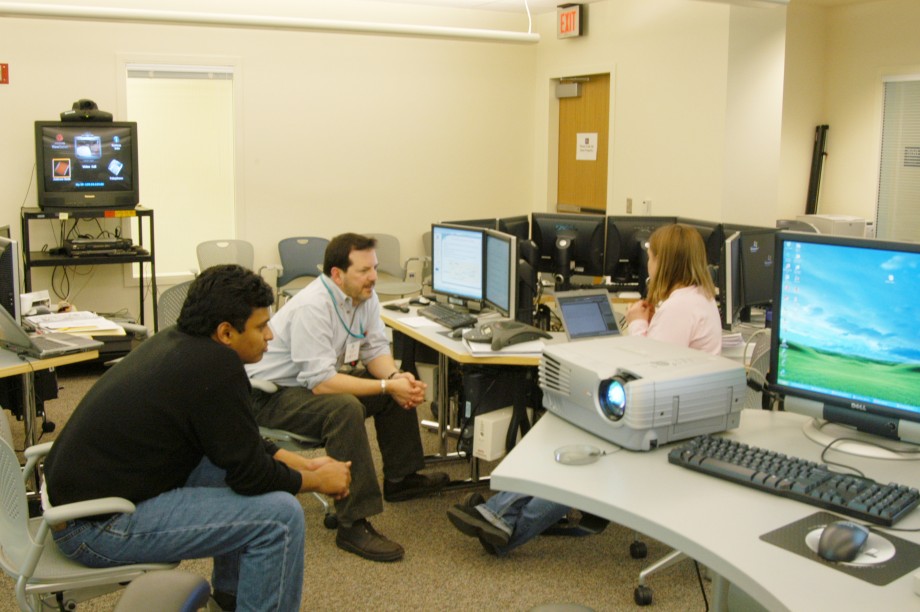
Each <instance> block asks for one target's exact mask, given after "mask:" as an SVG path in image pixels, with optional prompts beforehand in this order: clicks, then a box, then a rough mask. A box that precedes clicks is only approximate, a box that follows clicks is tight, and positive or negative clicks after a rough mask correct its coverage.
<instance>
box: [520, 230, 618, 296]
mask: <svg viewBox="0 0 920 612" xmlns="http://www.w3.org/2000/svg"><path fill="white" fill-rule="evenodd" d="M604 220H605V217H604V215H580V214H574V213H533V214H532V216H531V223H530V237H531V240H533V241H534V242H535V243H536V245H537V249H538V250H539V252H540V261H539V264H538V270H539V271H540V272H551V273H552V274H553V275H554V276H555V279H556V289H557V290H559V289H568V288H569V287H570V280H571V276H572V274H582V275H586V276H602V275H603V274H604V231H605V228H604Z"/></svg>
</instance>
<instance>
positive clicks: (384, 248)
mask: <svg viewBox="0 0 920 612" xmlns="http://www.w3.org/2000/svg"><path fill="white" fill-rule="evenodd" d="M364 235H365V236H370V237H372V238H376V239H377V271H378V272H384V273H386V274H389V275H390V276H394V277H396V278H398V279H399V280H403V279H404V278H405V277H406V269H405V267H403V262H402V259H401V258H400V249H399V238H397V237H396V236H394V235H392V234H364Z"/></svg>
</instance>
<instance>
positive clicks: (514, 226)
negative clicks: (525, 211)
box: [498, 215, 530, 242]
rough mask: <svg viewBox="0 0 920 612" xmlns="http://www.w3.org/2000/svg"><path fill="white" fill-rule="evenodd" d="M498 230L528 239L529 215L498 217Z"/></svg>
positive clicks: (519, 239) (519, 238)
mask: <svg viewBox="0 0 920 612" xmlns="http://www.w3.org/2000/svg"><path fill="white" fill-rule="evenodd" d="M498 231H500V232H504V233H506V234H511V235H512V236H514V237H515V238H517V239H518V242H520V241H522V240H529V239H530V217H529V216H528V215H518V216H516V217H500V218H499V219H498Z"/></svg>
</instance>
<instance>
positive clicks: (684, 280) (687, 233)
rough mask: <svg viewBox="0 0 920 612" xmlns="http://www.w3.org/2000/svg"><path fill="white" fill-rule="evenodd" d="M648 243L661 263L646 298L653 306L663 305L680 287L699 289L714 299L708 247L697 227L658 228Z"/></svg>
mask: <svg viewBox="0 0 920 612" xmlns="http://www.w3.org/2000/svg"><path fill="white" fill-rule="evenodd" d="M648 244H649V247H648V248H649V250H650V251H652V252H654V253H655V257H656V259H657V260H658V270H657V271H656V273H655V276H654V277H652V278H651V280H650V281H649V285H648V296H647V298H646V299H647V300H648V301H649V302H650V303H651V304H660V303H661V302H663V301H665V300H666V299H667V298H668V296H670V295H671V293H672V292H673V291H674V290H675V289H680V288H681V287H699V288H700V289H702V290H703V292H705V293H706V295H707V296H709V297H710V298H714V297H715V295H716V288H715V285H713V283H712V276H711V274H710V273H709V266H708V265H707V262H706V245H705V244H704V243H703V237H702V236H701V235H700V233H699V232H698V231H697V230H696V229H695V228H693V227H690V226H689V225H683V224H682V223H676V224H674V225H666V226H664V227H659V228H658V229H657V230H655V231H654V232H652V235H651V237H649V241H648Z"/></svg>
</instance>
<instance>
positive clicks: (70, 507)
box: [42, 497, 134, 525]
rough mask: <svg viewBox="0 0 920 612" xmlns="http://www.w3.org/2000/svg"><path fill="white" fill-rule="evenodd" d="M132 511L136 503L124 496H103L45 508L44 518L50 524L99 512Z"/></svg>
mask: <svg viewBox="0 0 920 612" xmlns="http://www.w3.org/2000/svg"><path fill="white" fill-rule="evenodd" d="M132 512H134V504H133V503H131V502H130V501H128V500H127V499H125V498H123V497H101V498H99V499H88V500H86V501H81V502H74V503H72V504H62V505H60V506H54V507H52V508H45V510H44V512H43V513H42V519H43V520H44V521H45V523H47V524H48V525H57V524H58V523H63V522H65V521H72V520H74V519H78V518H85V517H87V516H96V515H98V514H131V513H132Z"/></svg>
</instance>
